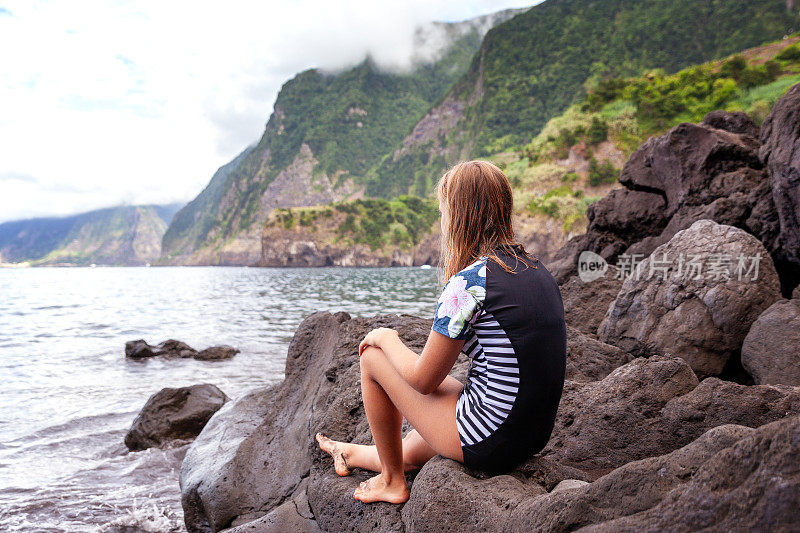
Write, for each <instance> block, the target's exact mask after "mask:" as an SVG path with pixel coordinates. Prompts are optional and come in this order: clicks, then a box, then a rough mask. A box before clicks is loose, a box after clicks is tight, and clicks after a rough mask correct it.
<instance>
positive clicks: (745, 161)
mask: <svg viewBox="0 0 800 533" xmlns="http://www.w3.org/2000/svg"><path fill="white" fill-rule="evenodd" d="M707 118H708V123H701V124H690V123H682V124H679V125H678V126H675V127H674V128H672V129H671V130H669V131H668V132H667V133H665V134H664V135H660V136H656V137H651V138H650V139H648V140H647V141H646V142H644V143H643V144H642V145H641V146H640V147H639V148H638V149H637V150H636V151H635V152H634V153H633V154H632V155H631V157H630V158H629V159H628V161H627V162H626V163H625V165H624V167H623V169H622V172H621V174H620V183H622V184H623V185H624V186H625V189H616V190H614V191H612V192H611V193H609V194H608V195H606V197H605V198H602V199H601V200H599V201H597V202H595V203H594V204H592V205H591V206H590V208H589V210H588V211H587V217H588V218H589V225H588V227H587V230H586V233H585V234H584V235H580V236H577V237H574V238H573V239H571V240H570V241H569V242H568V243H567V245H565V246H564V247H563V248H562V249H561V250H559V251H558V252H557V253H556V255H555V257H554V259H553V261H552V262H551V263H549V264H548V267H549V268H550V270H551V272H553V273H554V275H555V276H556V279H558V281H559V282H560V283H564V282H566V281H567V280H568V279H569V278H570V277H571V276H573V275H574V274H576V265H577V258H578V255H579V254H580V253H581V252H582V251H584V250H591V251H593V252H595V253H598V254H600V255H601V256H602V257H603V258H605V259H606V260H608V261H610V262H614V261H616V260H617V257H618V256H619V254H621V253H623V252H625V253H627V254H633V253H637V254H643V256H645V257H646V256H648V255H650V253H652V251H653V250H655V248H657V247H658V246H660V245H661V244H664V243H666V242H667V241H669V239H671V238H672V237H673V236H674V235H675V234H676V233H677V232H678V231H680V230H682V229H686V228H688V227H689V226H691V225H692V224H693V223H694V222H696V221H697V220H701V219H709V220H713V221H715V222H717V223H719V224H726V225H730V226H735V227H737V228H740V229H743V230H745V231H747V232H748V233H750V234H752V235H754V236H756V237H757V238H758V239H759V240H761V241H762V243H764V245H765V246H766V248H767V250H768V251H770V253H772V254H773V257H776V254H777V251H776V250H777V249H776V247H775V246H774V242H775V238H776V235H777V233H778V229H779V228H778V219H777V216H776V215H775V207H774V204H773V200H772V184H771V181H770V178H769V176H768V174H767V172H766V170H765V169H764V165H763V164H762V162H761V160H760V158H759V149H760V148H761V146H760V144H759V142H758V140H757V139H755V138H754V137H753V136H752V135H751V134H749V133H746V132H745V133H737V132H738V131H739V130H741V129H744V130H746V131H751V130H750V129H749V126H748V125H747V121H746V120H745V119H744V118H743V117H739V118H737V117H736V116H733V115H731V114H726V115H724V116H723V115H719V114H717V115H711V116H709V117H707ZM709 123H710V124H709ZM723 125H725V126H726V127H725V128H722V129H721V126H723Z"/></svg>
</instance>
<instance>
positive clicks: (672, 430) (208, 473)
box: [180, 85, 800, 533]
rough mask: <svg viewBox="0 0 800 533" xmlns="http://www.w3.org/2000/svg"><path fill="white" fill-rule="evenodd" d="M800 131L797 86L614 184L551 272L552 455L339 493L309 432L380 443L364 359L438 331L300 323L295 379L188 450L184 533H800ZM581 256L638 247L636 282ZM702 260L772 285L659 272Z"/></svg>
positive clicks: (388, 322) (667, 142)
mask: <svg viewBox="0 0 800 533" xmlns="http://www.w3.org/2000/svg"><path fill="white" fill-rule="evenodd" d="M797 117H800V85H796V86H794V87H792V88H791V89H790V90H789V91H788V92H787V94H786V95H785V96H784V97H783V98H782V99H781V100H780V101H778V103H777V104H776V105H775V107H774V109H773V111H772V112H771V114H770V115H769V116H768V117H767V118H766V120H765V122H764V125H763V126H762V128H761V129H760V131H759V128H758V127H757V126H756V125H755V124H754V123H753V122H752V121H751V120H750V119H749V117H747V115H745V114H743V113H727V112H714V113H712V114H710V115H708V116H706V118H705V119H704V121H703V122H702V123H699V124H690V123H683V124H679V125H678V126H676V127H675V128H673V129H671V130H670V131H669V132H667V133H666V134H664V135H662V136H658V137H654V138H652V139H650V140H649V141H648V142H646V143H645V144H643V145H642V146H641V147H640V148H639V149H638V150H637V151H636V152H634V153H633V155H631V157H630V158H629V159H628V161H627V162H626V163H625V166H624V168H623V171H622V175H621V178H620V182H621V184H622V185H623V187H621V188H617V189H614V190H612V191H611V192H610V193H609V194H608V195H607V196H606V197H605V198H604V199H603V200H601V201H600V202H598V203H597V207H595V208H594V209H592V210H590V214H589V220H590V224H589V230H588V232H587V233H586V234H585V235H581V236H577V237H574V238H572V239H571V240H570V241H569V242H568V243H567V244H566V245H565V246H564V247H562V248H561V250H559V251H558V252H557V253H556V255H555V259H554V260H553V261H550V262H549V265H548V267H549V268H550V269H551V271H552V272H554V274H556V276H557V277H558V279H559V282H560V287H561V293H562V297H563V300H564V306H565V311H566V318H567V326H568V339H567V352H568V353H567V363H568V364H567V371H566V379H567V382H566V384H565V388H564V394H563V397H562V401H561V404H560V406H559V411H558V416H557V420H556V424H555V428H554V430H553V434H552V436H551V439H550V442H549V443H548V445H547V447H546V448H545V449H544V450H543V451H542V452H541V453H539V454H537V455H535V456H534V457H532V458H531V459H530V460H528V461H527V462H525V463H524V464H523V465H521V466H520V467H518V468H517V469H516V470H514V471H513V472H511V473H510V474H508V475H501V476H487V475H486V474H484V473H481V472H476V471H470V470H469V469H466V468H465V467H464V466H463V465H461V464H459V463H456V462H454V461H451V460H448V459H444V458H442V457H435V458H434V459H432V460H431V461H429V462H428V463H426V464H425V465H424V466H423V468H422V469H421V470H420V471H419V472H417V473H416V474H413V475H410V476H409V478H410V483H411V497H410V499H409V500H408V502H406V503H405V504H403V505H391V504H385V503H377V504H368V505H367V504H363V503H361V502H358V501H357V500H354V499H353V498H352V493H353V490H354V489H355V488H356V486H357V485H358V483H359V482H360V481H362V480H363V479H365V478H366V477H368V476H369V475H371V474H370V473H368V472H364V471H359V470H356V471H355V472H354V473H353V474H352V475H351V476H348V477H339V476H338V475H336V474H335V472H334V470H333V465H332V461H331V459H330V457H329V456H328V455H326V454H324V453H323V452H321V451H320V450H319V449H318V447H317V445H316V442H315V440H314V435H315V434H316V433H317V432H318V431H319V432H323V433H325V434H327V435H330V436H331V437H332V438H334V439H337V440H346V441H352V442H357V443H364V444H366V443H369V442H370V438H371V437H370V433H369V427H368V423H367V421H366V417H365V415H364V409H363V404H362V400H361V393H360V387H359V364H358V355H357V346H358V342H359V341H360V340H361V339H362V338H363V336H364V335H365V334H366V333H367V332H368V331H370V330H371V329H373V328H376V327H390V328H394V329H396V330H397V331H398V332H399V334H400V336H401V338H402V339H403V340H404V342H405V343H406V344H407V345H408V346H410V347H411V348H412V349H414V350H417V351H419V350H421V348H422V347H423V345H424V343H425V340H426V339H427V336H428V332H429V329H430V326H431V322H430V320H426V319H422V318H417V317H412V316H408V315H403V316H398V315H389V316H377V317H373V318H352V317H350V315H348V314H347V313H345V312H340V313H335V314H331V313H327V312H319V313H314V314H312V315H310V316H308V317H307V318H306V319H305V320H304V321H303V323H302V324H301V325H300V326H299V327H298V329H297V332H296V333H295V336H294V338H293V340H292V343H291V345H290V347H289V350H288V354H287V360H286V367H285V379H284V381H283V382H282V383H280V384H278V385H276V386H274V387H270V388H264V389H257V390H254V391H252V392H251V393H250V394H248V395H247V396H245V397H243V398H240V399H238V400H236V401H232V402H228V403H226V404H225V405H224V406H223V407H222V408H221V409H220V410H219V411H218V412H217V413H216V414H215V415H214V416H213V417H212V418H211V419H210V421H209V422H208V424H207V425H206V427H205V428H204V429H203V431H202V432H201V433H200V435H199V436H198V437H197V440H196V441H195V442H194V443H193V444H192V445H191V446H190V448H189V449H188V451H187V454H186V458H185V459H184V461H183V464H182V467H181V475H180V483H181V490H182V503H183V508H184V512H185V522H186V526H187V528H188V530H189V531H190V532H207V531H214V532H216V531H223V530H225V531H227V532H231V533H232V532H237V533H239V532H243V531H251V532H253V531H287V530H292V531H320V530H321V531H365V532H366V531H375V530H381V531H520V532H522V531H572V530H576V529H586V530H590V531H640V530H663V529H674V530H680V531H692V530H700V529H711V530H730V529H745V530H794V529H797V528H798V527H800V513H799V512H798V509H800V381H799V380H798V377H797V375H796V373H792V372H780V371H779V368H778V366H777V365H781V366H782V367H790V368H793V367H796V366H798V365H800V359H798V353H800V346H798V345H797V336H796V335H792V334H791V333H790V332H791V331H794V330H796V329H798V327H799V326H800V323H798V322H797V320H798V318H797V317H798V316H800V313H799V312H798V310H800V299H798V296H800V291H798V290H796V287H797V285H798V284H797V281H796V277H795V273H796V271H797V268H798V265H799V264H800V263H798V260H797V257H798V250H800V241H798V240H797V237H798V235H797V233H796V228H797V226H796V224H795V222H796V220H798V218H797V215H798V214H800V196H798V195H797V191H796V190H795V185H796V181H797V180H796V179H795V176H797V175H798V174H800V167H798V164H797V161H795V160H793V159H792V158H791V157H790V154H792V153H795V150H794V147H796V146H797V145H798V143H800V124H798V122H797V121H798V118H797ZM581 250H590V251H594V252H595V253H596V254H598V256H600V257H602V258H605V259H606V260H608V261H609V262H613V261H615V260H616V261H618V264H617V265H616V266H618V267H619V265H620V264H621V262H622V258H624V257H625V253H626V252H627V253H633V252H634V251H635V252H637V253H640V254H641V258H642V262H641V268H640V274H641V273H643V274H641V275H635V270H633V269H632V270H631V271H630V272H628V275H627V276H619V279H617V277H616V276H615V275H614V272H613V270H611V267H610V266H609V272H608V273H607V274H606V276H605V277H600V278H599V279H595V280H586V279H582V278H581V277H580V276H578V271H577V268H576V263H577V261H578V256H579V252H580V251H581ZM703 254H705V256H708V257H705V256H704V260H707V261H708V260H711V259H710V258H711V257H712V256H713V257H730V258H737V257H738V258H758V259H759V270H758V273H757V275H753V272H752V270H749V271H748V272H749V274H747V275H745V276H742V275H741V273H739V275H737V273H736V270H735V268H736V267H735V265H729V268H728V270H727V273H728V275H724V274H722V275H711V274H712V272H717V274H720V272H721V271H720V270H703V271H701V274H702V275H701V274H697V272H695V274H697V275H694V274H693V275H691V276H687V275H685V274H686V272H685V271H681V272H682V274H681V272H677V271H676V270H675V268H676V265H675V264H672V265H671V266H672V270H669V269H667V270H664V264H663V262H664V261H665V258H667V257H672V258H673V259H675V258H678V257H691V256H697V255H703ZM659 262H660V263H659ZM622 264H624V263H622ZM655 266H658V268H651V267H655ZM621 272H623V273H624V270H622V271H621ZM792 296H794V297H793V298H792ZM775 338H779V339H782V340H784V341H785V342H784V343H781V344H776V343H775V342H772V341H771V339H775ZM776 352H777V353H776ZM467 364H468V361H467V360H466V359H464V357H463V354H462V357H461V358H460V359H459V361H458V362H457V363H456V365H455V367H454V369H453V371H452V375H454V376H455V377H456V378H458V379H461V380H463V379H464V376H465V372H466V368H467ZM406 429H408V428H407V427H406Z"/></svg>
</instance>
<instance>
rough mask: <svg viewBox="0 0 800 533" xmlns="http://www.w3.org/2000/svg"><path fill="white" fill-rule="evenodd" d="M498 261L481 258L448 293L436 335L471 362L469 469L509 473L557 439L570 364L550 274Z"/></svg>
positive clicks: (466, 410)
mask: <svg viewBox="0 0 800 533" xmlns="http://www.w3.org/2000/svg"><path fill="white" fill-rule="evenodd" d="M497 254H498V256H499V257H501V258H502V259H503V261H504V262H505V263H506V265H508V266H509V267H511V268H513V269H514V272H513V273H509V272H506V271H505V270H504V269H502V268H501V266H500V265H499V264H497V263H496V262H494V261H492V260H491V259H488V258H487V257H481V258H480V259H478V260H477V261H475V262H474V263H472V264H471V265H469V266H468V267H466V268H464V269H463V270H461V271H460V272H458V273H456V274H455V275H454V276H453V277H452V278H450V280H448V282H447V284H446V285H445V287H444V290H443V291H442V294H441V296H440V297H439V301H438V303H437V307H436V315H435V317H434V322H433V326H432V329H433V330H434V331H437V332H438V333H441V334H443V335H446V336H448V337H450V338H453V339H463V340H464V347H463V348H462V351H463V352H464V353H465V354H466V355H467V356H468V357H469V358H470V368H469V372H468V374H467V382H466V384H465V385H464V389H463V390H462V392H461V394H460V396H459V398H458V403H457V407H456V424H457V427H458V434H459V437H460V439H461V446H462V451H463V453H464V463H465V464H466V465H467V466H470V467H472V468H476V469H482V470H487V471H507V470H510V469H511V468H513V466H516V465H517V464H518V463H519V462H521V461H523V460H525V459H527V458H528V457H530V456H531V455H533V454H534V453H536V452H538V451H539V450H541V449H542V448H543V447H544V445H545V444H546V443H547V440H548V439H549V437H550V433H551V432H552V428H553V424H554V421H555V414H556V410H557V407H558V402H559V400H560V397H561V390H562V388H563V384H564V369H565V360H566V326H565V324H564V308H563V304H562V301H561V293H560V291H559V289H558V285H557V283H556V282H555V280H554V279H553V277H552V276H551V275H550V273H549V272H548V271H547V269H546V268H545V267H544V265H542V264H541V263H539V262H538V261H536V260H535V259H530V260H529V263H531V266H526V265H524V264H523V263H521V262H520V263H517V262H516V260H515V259H514V258H513V256H509V255H507V253H506V252H504V251H502V250H498V251H497Z"/></svg>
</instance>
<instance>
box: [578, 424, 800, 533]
mask: <svg viewBox="0 0 800 533" xmlns="http://www.w3.org/2000/svg"><path fill="white" fill-rule="evenodd" d="M653 477H655V476H653ZM658 482H660V479H659V478H656V479H654V480H653V483H658ZM643 485H644V484H643ZM798 528H800V417H797V416H792V417H787V418H785V419H783V420H780V421H777V422H773V423H772V424H769V425H765V426H762V427H760V428H758V429H757V430H755V431H753V432H752V433H751V434H750V435H748V436H746V437H744V438H743V439H741V440H739V441H737V442H736V443H735V444H733V445H732V446H729V447H727V448H725V449H723V450H720V451H719V452H718V453H716V454H714V455H713V456H711V457H710V458H709V459H708V460H707V461H705V462H704V463H703V464H702V466H700V468H699V469H698V470H697V472H696V473H695V474H694V475H693V476H692V477H691V480H690V481H688V482H687V483H685V484H684V485H683V486H681V487H679V488H677V489H676V490H673V491H671V492H670V493H669V494H667V495H666V497H665V498H664V499H663V500H662V501H661V502H660V503H659V504H658V505H656V506H655V507H652V508H650V509H648V510H647V511H644V512H641V513H637V514H634V515H631V516H626V517H623V518H619V519H617V520H614V521H611V522H606V523H603V524H599V525H597V526H595V527H592V528H589V529H587V531H592V530H597V531H637V532H638V531H665V530H672V531H699V530H715V531H797V530H798Z"/></svg>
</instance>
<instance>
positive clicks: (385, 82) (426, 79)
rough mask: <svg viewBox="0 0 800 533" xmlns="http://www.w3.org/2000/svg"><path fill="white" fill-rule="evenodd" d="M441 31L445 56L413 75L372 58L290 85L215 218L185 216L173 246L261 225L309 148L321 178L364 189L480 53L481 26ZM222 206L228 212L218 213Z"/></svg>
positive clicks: (231, 179) (312, 73) (234, 172)
mask: <svg viewBox="0 0 800 533" xmlns="http://www.w3.org/2000/svg"><path fill="white" fill-rule="evenodd" d="M507 16H510V14H509V15H507ZM440 29H441V30H442V31H443V32H444V38H445V40H446V41H447V42H448V43H449V44H448V45H447V46H446V48H445V49H444V50H443V52H442V54H441V56H440V57H438V58H437V59H436V60H435V61H432V62H426V61H418V62H416V63H415V65H414V66H413V68H412V69H410V70H409V71H407V72H405V71H397V72H392V71H388V70H385V69H381V68H379V67H378V66H377V65H376V64H375V63H374V61H372V60H371V59H370V58H367V59H365V60H364V61H363V62H362V63H361V64H359V65H357V66H355V67H353V68H351V69H347V70H344V71H341V72H336V73H330V72H323V71H321V70H318V69H311V70H308V71H305V72H301V73H300V74H298V75H297V76H295V77H294V78H293V79H291V80H289V81H287V82H286V83H285V84H284V85H283V87H282V88H281V91H280V93H279V94H278V97H277V99H276V101H275V107H274V112H273V114H272V116H271V117H270V119H269V122H268V123H267V127H266V130H265V132H264V135H263V136H262V138H261V140H260V141H259V143H258V144H257V145H256V146H255V147H254V148H253V150H252V151H251V152H250V153H248V154H247V155H246V156H245V157H244V158H243V159H242V160H241V161H239V162H237V163H236V164H235V165H233V167H232V168H231V169H230V170H229V171H227V172H226V177H225V182H224V185H223V187H222V192H221V194H220V195H219V198H217V199H216V202H215V203H214V205H213V207H211V208H205V207H204V209H208V210H210V211H212V214H211V218H210V219H209V220H204V221H203V224H201V225H200V227H199V228H196V229H190V228H191V226H192V223H191V218H190V217H188V216H186V217H182V218H181V220H180V221H179V224H178V225H179V228H178V230H177V231H175V232H170V236H169V238H168V240H170V242H172V240H174V241H175V242H178V241H179V240H181V239H182V238H183V236H185V235H187V234H188V233H196V234H197V239H195V238H192V239H191V240H193V241H199V243H202V244H204V245H208V244H211V243H213V242H216V241H223V240H224V239H226V238H228V237H231V236H232V235H235V234H237V233H238V232H239V231H241V230H243V229H246V228H248V227H250V226H251V225H252V224H253V223H254V222H257V221H259V220H261V219H262V218H263V217H262V214H261V199H262V196H263V194H264V191H265V190H266V189H267V187H268V186H269V184H270V183H271V182H272V181H273V180H274V179H275V177H276V176H277V175H278V174H279V173H280V172H281V171H284V170H285V169H286V168H287V167H289V166H290V165H291V164H292V162H293V161H294V160H295V158H296V157H297V155H298V154H299V153H300V150H301V146H302V145H303V144H306V145H308V147H309V148H310V150H311V152H312V154H313V157H314V160H315V161H316V165H315V166H314V170H313V172H314V174H315V175H321V174H323V173H324V174H326V175H327V176H329V177H330V178H331V180H332V181H333V183H334V186H341V185H342V184H343V183H344V182H345V181H347V180H348V179H352V180H353V182H354V183H355V184H356V185H358V184H361V183H364V181H365V180H366V179H367V176H368V174H369V171H370V169H371V168H373V167H374V166H375V165H376V164H377V163H378V162H379V161H380V160H381V158H382V157H383V156H384V155H385V154H386V153H388V152H390V151H392V150H393V149H394V147H395V146H396V145H397V144H398V143H400V142H401V141H402V139H403V137H404V136H405V135H406V133H407V132H408V131H409V130H410V129H411V128H412V127H413V126H414V124H415V123H416V122H417V121H418V120H419V119H420V118H421V117H422V116H423V115H424V113H425V112H426V111H427V110H428V109H429V108H430V106H431V105H432V104H433V103H434V102H436V101H437V100H438V99H439V98H440V97H441V96H442V95H444V93H445V92H446V91H447V90H448V89H449V88H450V87H451V86H452V84H453V82H454V81H455V80H456V79H458V77H459V76H461V75H462V74H463V73H464V72H466V70H467V68H468V67H469V63H470V61H471V59H472V56H473V54H474V52H475V51H476V50H477V49H478V47H479V46H480V43H481V36H482V34H481V32H480V31H479V28H478V24H477V23H476V24H474V25H471V24H469V23H455V24H449V25H448V24H442V25H440ZM209 197H210V195H209ZM220 204H224V207H223V208H221V209H217V207H218V206H219V205H220ZM197 207H201V206H197ZM192 211H195V210H194V208H193V209H192ZM187 244H190V243H187ZM196 247H197V245H194V244H190V245H189V246H186V247H185V248H187V249H188V250H191V249H194V248H196Z"/></svg>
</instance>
